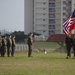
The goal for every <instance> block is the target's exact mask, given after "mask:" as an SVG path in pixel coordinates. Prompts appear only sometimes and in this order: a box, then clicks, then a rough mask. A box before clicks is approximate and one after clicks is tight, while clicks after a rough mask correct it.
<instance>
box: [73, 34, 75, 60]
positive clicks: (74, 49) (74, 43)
mask: <svg viewBox="0 0 75 75" xmlns="http://www.w3.org/2000/svg"><path fill="white" fill-rule="evenodd" d="M73 52H74V57H73V59H74V58H75V34H74V38H73Z"/></svg>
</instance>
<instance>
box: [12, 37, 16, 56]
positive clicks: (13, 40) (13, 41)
mask: <svg viewBox="0 0 75 75" xmlns="http://www.w3.org/2000/svg"><path fill="white" fill-rule="evenodd" d="M15 44H16V43H15V36H12V49H11V56H12V57H13V56H14V52H15Z"/></svg>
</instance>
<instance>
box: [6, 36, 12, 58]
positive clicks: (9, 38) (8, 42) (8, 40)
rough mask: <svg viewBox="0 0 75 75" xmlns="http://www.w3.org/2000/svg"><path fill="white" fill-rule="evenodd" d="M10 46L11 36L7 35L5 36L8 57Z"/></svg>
mask: <svg viewBox="0 0 75 75" xmlns="http://www.w3.org/2000/svg"><path fill="white" fill-rule="evenodd" d="M11 48H12V40H11V36H10V35H9V36H8V37H7V56H8V57H9V56H10V51H11Z"/></svg>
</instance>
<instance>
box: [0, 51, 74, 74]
mask: <svg viewBox="0 0 75 75" xmlns="http://www.w3.org/2000/svg"><path fill="white" fill-rule="evenodd" d="M72 56H73V54H72ZM0 75H75V59H72V58H70V59H66V54H65V53H48V54H43V53H33V57H30V58H28V57H27V53H22V52H21V53H15V57H7V56H5V57H0Z"/></svg>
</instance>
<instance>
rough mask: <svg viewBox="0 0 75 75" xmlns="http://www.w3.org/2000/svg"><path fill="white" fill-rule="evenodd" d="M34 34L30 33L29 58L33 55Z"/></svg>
mask: <svg viewBox="0 0 75 75" xmlns="http://www.w3.org/2000/svg"><path fill="white" fill-rule="evenodd" d="M32 35H33V33H30V34H29V36H28V48H29V50H28V57H31V54H32V44H33V37H32Z"/></svg>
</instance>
